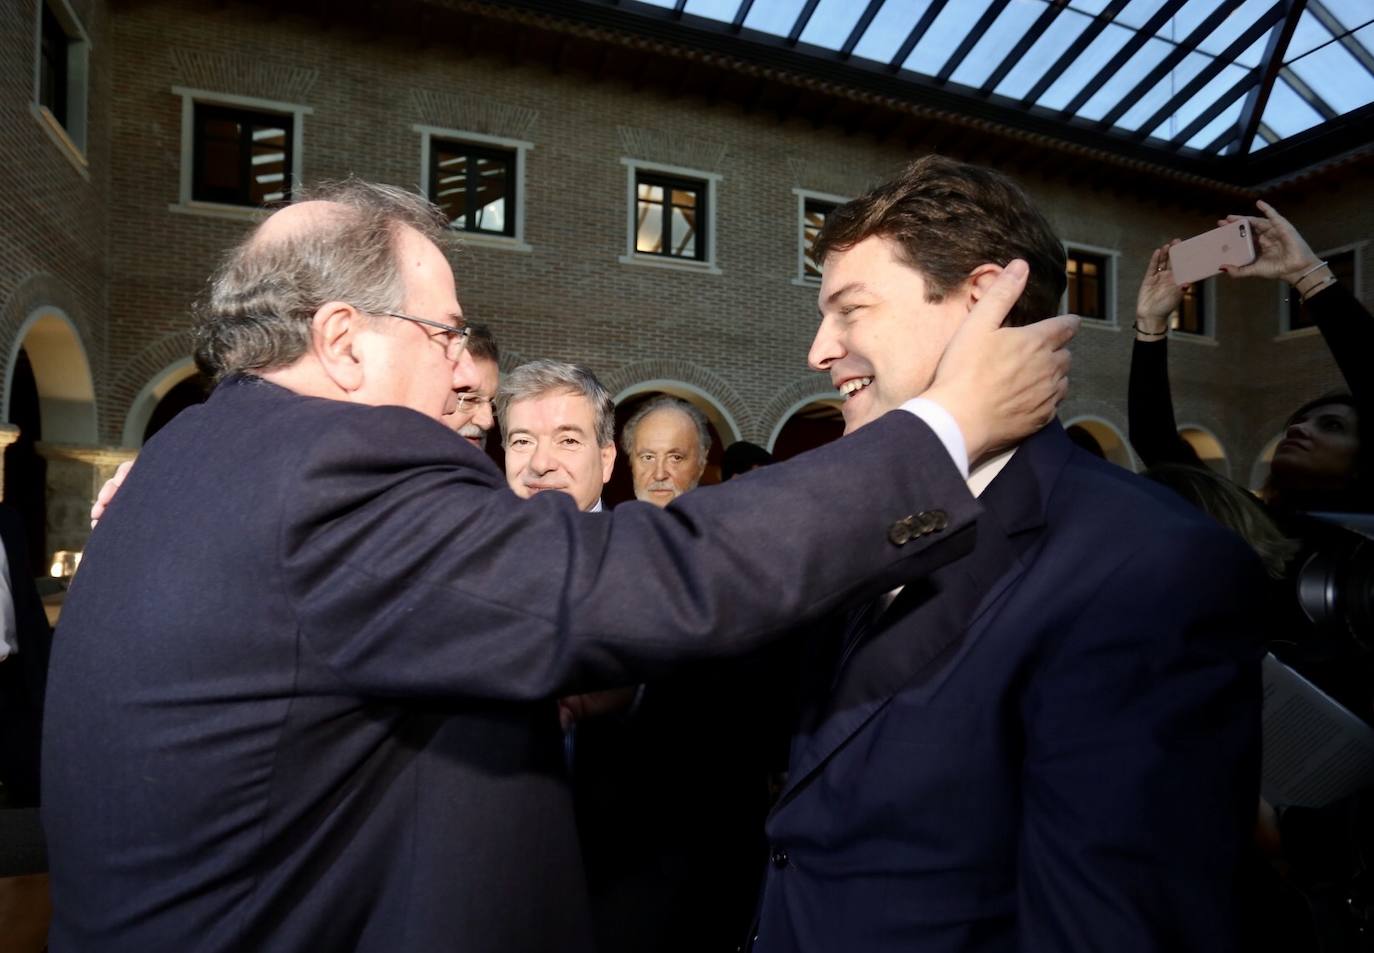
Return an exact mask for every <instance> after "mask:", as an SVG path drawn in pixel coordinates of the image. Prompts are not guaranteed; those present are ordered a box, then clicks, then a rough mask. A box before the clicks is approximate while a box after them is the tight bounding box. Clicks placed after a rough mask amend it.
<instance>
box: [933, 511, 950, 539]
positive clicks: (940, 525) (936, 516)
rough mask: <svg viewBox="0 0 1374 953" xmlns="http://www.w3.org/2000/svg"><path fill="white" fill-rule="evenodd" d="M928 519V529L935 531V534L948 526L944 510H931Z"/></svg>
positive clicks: (947, 518)
mask: <svg viewBox="0 0 1374 953" xmlns="http://www.w3.org/2000/svg"><path fill="white" fill-rule="evenodd" d="M930 517H931V526H930V528H931V529H933V530H935V531H936V532H937V533H938V532H939V531H940V530H942V529H944V528H945V527H946V526H948V525H949V517H948V516H946V515H945V511H944V510H931V511H930Z"/></svg>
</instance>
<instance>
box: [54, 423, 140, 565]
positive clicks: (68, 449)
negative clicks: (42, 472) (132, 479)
mask: <svg viewBox="0 0 1374 953" xmlns="http://www.w3.org/2000/svg"><path fill="white" fill-rule="evenodd" d="M35 449H36V450H37V451H38V453H39V455H40V456H42V457H43V459H44V460H46V461H47V462H48V481H47V494H48V551H47V553H45V554H44V555H45V556H46V558H47V560H48V561H51V560H52V554H53V553H55V552H56V551H57V550H59V549H71V550H78V551H79V550H82V549H84V548H85V546H86V540H87V538H88V537H89V536H90V535H91V503H93V502H94V501H95V495H96V493H97V492H99V490H100V487H101V486H102V485H104V483H105V481H106V480H108V479H109V478H110V477H111V476H113V475H114V471H115V468H116V467H118V466H119V465H120V464H121V463H123V462H124V461H125V460H132V459H133V458H134V457H136V456H137V455H138V451H137V450H135V449H133V448H130V447H93V446H86V445H83V444H70V443H48V442H46V441H41V440H40V441H39V442H38V443H37V444H36V445H35Z"/></svg>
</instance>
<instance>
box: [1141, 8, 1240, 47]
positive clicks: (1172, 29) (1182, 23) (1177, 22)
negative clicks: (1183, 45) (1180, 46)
mask: <svg viewBox="0 0 1374 953" xmlns="http://www.w3.org/2000/svg"><path fill="white" fill-rule="evenodd" d="M1222 2H1226V3H1227V4H1228V5H1230V4H1233V3H1234V2H1235V0H1222ZM1217 6H1218V0H1188V2H1187V3H1185V4H1184V5H1183V6H1181V7H1179V9H1178V12H1177V13H1175V14H1174V15H1173V16H1172V17H1170V18H1169V21H1168V22H1167V23H1165V24H1164V26H1163V27H1162V28H1161V29H1160V31H1159V33H1158V34H1157V35H1158V36H1159V37H1160V38H1161V39H1166V40H1173V41H1175V42H1179V41H1181V40H1183V39H1184V38H1185V37H1186V36H1188V34H1190V33H1192V32H1193V31H1194V30H1196V29H1197V28H1198V27H1199V26H1201V25H1202V21H1203V20H1206V19H1207V18H1208V17H1210V16H1211V15H1212V14H1213V13H1215V12H1216V11H1217ZM1241 29H1244V27H1242V28H1241ZM1237 32H1239V31H1237Z"/></svg>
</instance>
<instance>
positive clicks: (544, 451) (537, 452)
mask: <svg viewBox="0 0 1374 953" xmlns="http://www.w3.org/2000/svg"><path fill="white" fill-rule="evenodd" d="M554 466H555V464H554V459H553V454H552V453H550V452H549V448H548V447H547V446H545V445H544V442H543V441H542V440H541V441H540V442H539V443H537V444H535V445H534V453H532V454H530V469H531V470H533V471H534V472H535V473H537V474H539V475H541V476H542V475H543V474H545V473H548V472H549V471H550V470H552V469H553V468H554Z"/></svg>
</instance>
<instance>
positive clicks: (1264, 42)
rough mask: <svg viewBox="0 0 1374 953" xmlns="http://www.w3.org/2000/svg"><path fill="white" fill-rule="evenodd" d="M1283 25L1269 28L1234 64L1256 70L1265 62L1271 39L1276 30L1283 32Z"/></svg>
mask: <svg viewBox="0 0 1374 953" xmlns="http://www.w3.org/2000/svg"><path fill="white" fill-rule="evenodd" d="M1282 29H1283V23H1282V22H1279V23H1276V24H1274V25H1273V26H1272V27H1270V28H1269V31H1268V32H1267V33H1265V34H1263V35H1262V36H1261V37H1260V38H1259V39H1258V40H1256V41H1255V42H1254V43H1251V44H1250V48H1249V49H1247V50H1246V51H1245V52H1244V53H1241V54H1240V55H1239V56H1237V57H1236V58H1235V60H1233V62H1234V63H1236V64H1237V65H1240V66H1244V67H1245V68H1246V69H1254V68H1255V67H1256V66H1259V65H1260V63H1262V62H1263V61H1264V51H1265V50H1267V49H1268V48H1269V37H1271V36H1273V35H1274V31H1275V30H1282Z"/></svg>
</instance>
